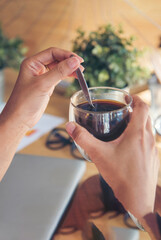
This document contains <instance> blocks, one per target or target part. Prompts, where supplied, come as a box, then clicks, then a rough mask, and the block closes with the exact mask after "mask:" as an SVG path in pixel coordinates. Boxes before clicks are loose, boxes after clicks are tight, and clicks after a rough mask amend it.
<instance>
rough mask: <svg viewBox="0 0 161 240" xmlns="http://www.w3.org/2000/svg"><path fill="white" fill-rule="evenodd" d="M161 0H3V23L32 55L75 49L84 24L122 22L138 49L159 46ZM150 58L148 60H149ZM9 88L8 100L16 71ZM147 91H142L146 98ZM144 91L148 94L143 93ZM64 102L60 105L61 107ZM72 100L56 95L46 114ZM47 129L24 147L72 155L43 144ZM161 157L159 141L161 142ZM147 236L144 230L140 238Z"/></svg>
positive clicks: (117, 222) (90, 170)
mask: <svg viewBox="0 0 161 240" xmlns="http://www.w3.org/2000/svg"><path fill="white" fill-rule="evenodd" d="M160 16H161V1H160V0H153V1H152V0H142V1H140V0H131V1H130V0H113V1H111V0H39V1H38V0H34V1H32V0H23V1H21V0H0V22H1V24H2V27H3V28H4V31H5V33H6V34H7V35H8V36H9V37H15V36H19V37H21V38H22V39H23V40H24V43H25V45H26V46H27V47H28V49H29V51H28V53H27V55H28V56H29V55H33V54H35V53H36V52H38V51H41V50H43V49H45V48H48V47H51V46H56V47H60V48H64V49H69V50H71V48H72V40H73V39H74V37H75V36H76V29H77V28H78V27H82V29H84V30H85V31H87V32H89V31H92V30H96V28H97V27H98V26H99V25H101V24H107V23H112V24H113V25H116V26H117V25H118V24H122V25H123V28H124V31H125V36H129V35H131V34H133V35H135V36H137V39H136V41H135V45H136V46H137V47H139V48H144V47H158V45H159V43H160V36H161V17H160ZM147 61H149V59H148V60H147ZM5 77H6V79H5V81H6V82H5V91H6V94H5V96H6V100H7V99H8V97H9V95H10V93H11V91H12V88H13V86H14V83H15V81H16V78H17V72H15V71H13V70H10V69H7V70H6V71H5ZM148 94H149V93H145V94H143V96H142V97H143V99H144V98H145V100H147V99H148V98H147V97H146V96H148ZM145 95H146V96H145ZM60 106H61V107H60ZM68 106H69V99H68V98H64V97H62V96H61V95H59V94H54V95H53V96H52V97H51V101H50V103H49V106H48V108H47V110H46V112H47V113H50V114H53V115H57V116H61V117H64V118H65V119H66V120H67V119H68ZM46 137H47V134H46V135H44V136H43V137H41V138H40V139H39V140H38V141H36V142H34V143H33V144H32V145H30V146H28V147H26V148H25V149H23V150H22V151H21V153H25V154H35V155H44V156H53V157H66V158H71V155H70V149H69V146H67V147H65V148H64V149H63V151H52V150H49V149H47V148H46V147H45V140H46ZM158 148H159V153H160V156H161V146H160V143H158ZM96 173H97V170H96V168H95V166H94V165H93V164H91V163H87V171H86V173H85V175H84V176H83V179H82V181H83V180H85V179H87V178H88V177H89V176H92V175H94V174H96ZM96 223H97V224H98V226H100V228H101V227H104V228H106V226H107V225H108V226H122V227H124V224H123V221H122V218H121V217H118V218H116V219H113V220H108V217H107V216H105V217H104V218H101V219H98V220H96ZM55 239H56V240H69V239H70V240H75V239H77V240H81V239H82V237H81V232H80V231H77V232H75V233H73V234H71V235H66V236H65V235H60V234H59V235H57V236H56V237H55ZM145 239H146V240H147V239H149V237H148V235H147V234H146V233H143V232H141V234H140V240H145Z"/></svg>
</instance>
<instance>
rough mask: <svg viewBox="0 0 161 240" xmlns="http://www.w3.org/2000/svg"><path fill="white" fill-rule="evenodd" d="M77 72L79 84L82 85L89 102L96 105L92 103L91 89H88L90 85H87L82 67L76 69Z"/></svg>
mask: <svg viewBox="0 0 161 240" xmlns="http://www.w3.org/2000/svg"><path fill="white" fill-rule="evenodd" d="M76 74H77V77H78V81H79V84H80V86H81V89H82V91H83V93H84V95H85V97H86V99H87V101H88V103H89V104H90V105H91V106H92V107H94V105H93V103H92V100H91V97H90V93H89V90H88V86H87V82H86V80H85V78H84V75H83V73H82V72H81V70H80V68H77V70H76Z"/></svg>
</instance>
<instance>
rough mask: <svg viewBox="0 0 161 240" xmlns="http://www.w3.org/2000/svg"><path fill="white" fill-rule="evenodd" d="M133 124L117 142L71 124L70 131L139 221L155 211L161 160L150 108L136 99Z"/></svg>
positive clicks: (121, 200)
mask: <svg viewBox="0 0 161 240" xmlns="http://www.w3.org/2000/svg"><path fill="white" fill-rule="evenodd" d="M133 101H134V107H133V113H132V115H131V120H130V123H129V124H128V126H127V128H126V129H125V131H124V132H123V134H122V135H121V136H120V137H119V138H117V139H116V140H114V141H111V142H102V141H100V140H98V139H96V138H95V137H93V136H92V135H91V134H90V133H89V132H87V130H85V129H84V128H82V127H81V126H79V125H77V124H74V123H68V124H67V131H68V133H69V134H70V135H71V137H72V138H73V139H74V141H75V142H76V143H77V144H78V145H79V146H80V147H81V148H83V149H84V150H85V152H86V153H87V155H88V156H89V157H90V159H91V160H92V161H93V163H95V165H96V167H97V168H98V170H99V172H100V173H101V175H102V176H103V178H104V179H105V181H106V182H107V183H108V184H109V185H110V186H111V187H112V189H113V191H114V193H115V196H116V197H117V198H118V199H119V201H120V202H122V204H123V205H124V207H125V208H126V210H128V211H130V212H131V213H132V214H133V215H134V216H135V217H136V218H138V219H142V218H143V217H144V216H145V215H146V214H148V213H150V212H153V210H154V202H155V194H156V184H157V178H158V169H159V159H158V154H157V150H156V147H155V140H154V137H153V133H152V126H151V120H150V117H149V115H148V106H147V105H146V104H145V103H144V102H142V101H141V100H140V99H139V97H137V96H134V98H133Z"/></svg>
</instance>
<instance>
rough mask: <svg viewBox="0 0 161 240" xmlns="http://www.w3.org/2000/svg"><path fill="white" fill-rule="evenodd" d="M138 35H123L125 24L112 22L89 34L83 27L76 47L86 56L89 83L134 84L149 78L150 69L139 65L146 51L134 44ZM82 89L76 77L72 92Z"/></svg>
mask: <svg viewBox="0 0 161 240" xmlns="http://www.w3.org/2000/svg"><path fill="white" fill-rule="evenodd" d="M133 41H134V37H133V36H130V37H129V38H125V37H123V30H122V27H121V26H119V27H118V29H115V28H114V27H113V26H112V25H110V24H108V25H105V26H101V27H99V28H98V29H97V30H96V31H94V32H90V33H89V35H86V34H85V32H84V31H83V30H81V29H79V30H77V37H76V39H75V40H74V41H73V51H74V52H75V53H77V54H78V55H80V56H81V57H83V58H84V67H85V72H84V75H85V79H86V81H87V84H88V86H89V87H94V86H110V87H117V88H125V87H127V86H129V87H132V86H136V85H138V84H143V83H145V82H147V79H148V78H149V76H150V72H149V71H148V69H146V68H145V67H142V66H140V65H139V63H138V60H139V58H140V57H141V56H142V54H143V51H141V50H138V49H137V48H135V47H133ZM78 89H80V87H79V83H78V81H77V80H76V79H75V80H74V81H73V83H72V84H71V85H70V86H69V88H68V93H70V94H71V93H73V92H75V91H76V90H78Z"/></svg>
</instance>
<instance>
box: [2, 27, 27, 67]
mask: <svg viewBox="0 0 161 240" xmlns="http://www.w3.org/2000/svg"><path fill="white" fill-rule="evenodd" d="M26 52H27V48H26V47H23V41H22V39H20V38H11V39H9V38H8V37H7V36H5V35H4V33H3V31H2V28H1V26H0V69H4V68H6V67H11V68H14V69H18V68H19V66H20V64H21V62H22V60H23V58H24V54H25V53H26Z"/></svg>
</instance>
